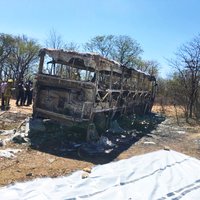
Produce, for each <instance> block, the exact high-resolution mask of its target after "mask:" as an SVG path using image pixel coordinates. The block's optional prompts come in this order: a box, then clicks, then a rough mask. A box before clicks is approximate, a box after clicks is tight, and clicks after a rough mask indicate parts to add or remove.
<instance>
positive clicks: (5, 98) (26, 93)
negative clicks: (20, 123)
mask: <svg viewBox="0 0 200 200" xmlns="http://www.w3.org/2000/svg"><path fill="white" fill-rule="evenodd" d="M12 91H15V93H16V105H17V106H24V105H25V106H29V105H31V104H32V97H33V83H32V81H26V82H25V83H24V82H23V81H20V82H19V84H18V85H17V86H16V87H14V86H13V80H12V79H8V80H7V81H2V82H1V83H0V94H1V95H0V96H1V109H2V110H7V109H9V108H10V98H11V96H12V95H13V92H12Z"/></svg>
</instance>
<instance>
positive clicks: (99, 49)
mask: <svg viewBox="0 0 200 200" xmlns="http://www.w3.org/2000/svg"><path fill="white" fill-rule="evenodd" d="M113 44H114V36H113V35H107V36H106V35H102V36H96V37H94V38H92V39H90V41H89V42H86V43H85V45H84V49H85V50H86V51H90V52H96V53H99V54H100V55H102V56H104V57H107V58H109V57H111V52H112V48H113Z"/></svg>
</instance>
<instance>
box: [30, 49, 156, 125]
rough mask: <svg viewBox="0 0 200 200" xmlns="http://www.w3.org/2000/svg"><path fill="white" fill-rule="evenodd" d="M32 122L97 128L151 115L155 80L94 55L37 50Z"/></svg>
mask: <svg viewBox="0 0 200 200" xmlns="http://www.w3.org/2000/svg"><path fill="white" fill-rule="evenodd" d="M39 57H40V62H39V70H38V73H37V77H36V83H35V90H34V91H35V92H34V93H35V94H34V105H33V116H34V117H37V118H38V117H41V118H48V119H52V120H55V121H58V122H61V123H64V124H65V125H69V126H71V125H74V124H75V123H91V122H95V125H96V126H97V127H98V126H100V127H101V128H103V127H106V126H109V121H110V120H112V119H114V118H115V117H116V116H119V115H122V114H124V115H129V114H145V113H148V112H150V111H151V108H152V105H153V102H154V98H155V90H156V79H155V77H154V76H150V75H149V74H147V73H144V72H141V71H139V70H136V69H133V68H128V67H126V66H123V65H121V64H120V63H118V62H116V61H114V60H109V59H107V58H104V57H102V56H100V55H98V54H96V53H79V52H75V51H64V50H57V49H47V48H44V49H41V50H40V52H39Z"/></svg>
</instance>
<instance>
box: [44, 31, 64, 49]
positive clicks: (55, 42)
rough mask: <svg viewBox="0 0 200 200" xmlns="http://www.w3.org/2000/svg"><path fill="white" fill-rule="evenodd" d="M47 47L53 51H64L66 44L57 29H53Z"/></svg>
mask: <svg viewBox="0 0 200 200" xmlns="http://www.w3.org/2000/svg"><path fill="white" fill-rule="evenodd" d="M45 43H46V47H48V48H53V49H62V48H63V47H64V42H63V40H62V37H61V35H59V34H58V33H57V32H56V31H55V29H51V30H50V32H49V35H48V39H47V40H46V42H45Z"/></svg>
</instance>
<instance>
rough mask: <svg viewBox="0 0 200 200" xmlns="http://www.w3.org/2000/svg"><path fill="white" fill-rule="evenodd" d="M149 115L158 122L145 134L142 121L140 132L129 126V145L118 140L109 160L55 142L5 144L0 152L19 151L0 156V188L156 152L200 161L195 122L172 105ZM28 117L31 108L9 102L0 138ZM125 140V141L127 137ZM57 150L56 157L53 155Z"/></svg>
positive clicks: (1, 117)
mask: <svg viewBox="0 0 200 200" xmlns="http://www.w3.org/2000/svg"><path fill="white" fill-rule="evenodd" d="M153 112H155V113H158V116H159V117H158V116H157V115H154V117H155V118H156V117H157V118H159V119H162V120H160V121H159V123H156V124H155V123H154V126H152V128H151V129H148V131H146V132H145V131H144V130H145V128H146V126H145V125H144V123H145V122H143V121H140V122H141V124H143V125H144V126H143V127H144V130H142V131H141V130H137V131H135V130H134V128H133V127H132V130H129V132H128V133H129V136H130V135H131V143H130V142H129V143H128V145H127V143H126V142H122V140H120V141H121V143H119V142H118V145H119V146H120V145H121V146H123V148H118V149H117V151H116V152H117V153H116V152H115V154H114V156H113V155H112V157H110V158H108V157H109V153H108V154H107V159H104V161H103V162H100V160H101V159H99V158H100V157H101V155H97V156H99V158H97V157H95V156H94V155H93V156H92V157H90V158H89V159H88V157H87V156H85V157H84V156H83V154H82V155H80V154H78V153H74V152H73V153H72V152H70V151H69V149H66V148H62V143H56V142H55V145H58V146H55V145H54V144H52V143H48V144H49V145H48V149H47V148H45V147H44V148H37V146H30V145H29V144H28V143H22V144H19V143H14V142H11V141H8V142H6V144H5V145H2V146H1V147H0V150H5V149H8V148H12V149H18V150H19V152H18V153H15V155H14V156H12V157H10V158H5V157H3V156H2V157H0V186H5V185H8V184H13V183H15V182H19V181H25V180H31V179H34V178H38V177H47V176H48V177H49V176H50V177H57V176H63V175H67V174H71V173H72V172H74V171H76V170H83V169H84V168H91V167H92V166H94V165H96V164H102V163H106V162H111V161H117V160H120V159H126V158H130V157H132V156H135V155H140V154H144V153H148V152H152V151H156V150H160V149H166V150H175V151H178V152H181V153H184V154H186V155H189V156H193V157H196V158H197V159H200V125H199V124H198V123H197V122H196V121H191V123H186V122H185V120H184V119H183V118H181V114H182V110H181V109H178V110H177V112H176V110H175V109H174V108H173V106H165V109H164V110H163V109H162V108H161V107H160V106H154V108H153ZM177 113H178V115H179V117H178V118H177V115H176V114H177ZM31 114H32V107H27V106H23V107H16V106H15V101H14V100H11V108H10V110H8V111H0V130H1V132H0V139H1V140H3V139H5V138H6V136H5V135H2V134H1V133H3V132H4V130H10V131H13V130H17V129H18V128H19V127H20V126H21V125H22V123H23V122H24V120H25V119H26V118H27V117H31ZM130 133H131V134H130ZM135 133H137V136H135ZM13 134H14V133H13ZM138 135H140V136H138ZM133 136H134V139H133ZM123 137H125V136H123ZM121 138H122V136H121ZM126 139H127V140H128V137H127V138H126ZM116 141H117V140H116ZM124 141H125V140H124ZM60 145H61V146H60ZM58 148H59V154H57V153H56V149H58ZM119 149H120V150H119ZM79 153H80V152H79ZM101 161H102V160H101Z"/></svg>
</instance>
